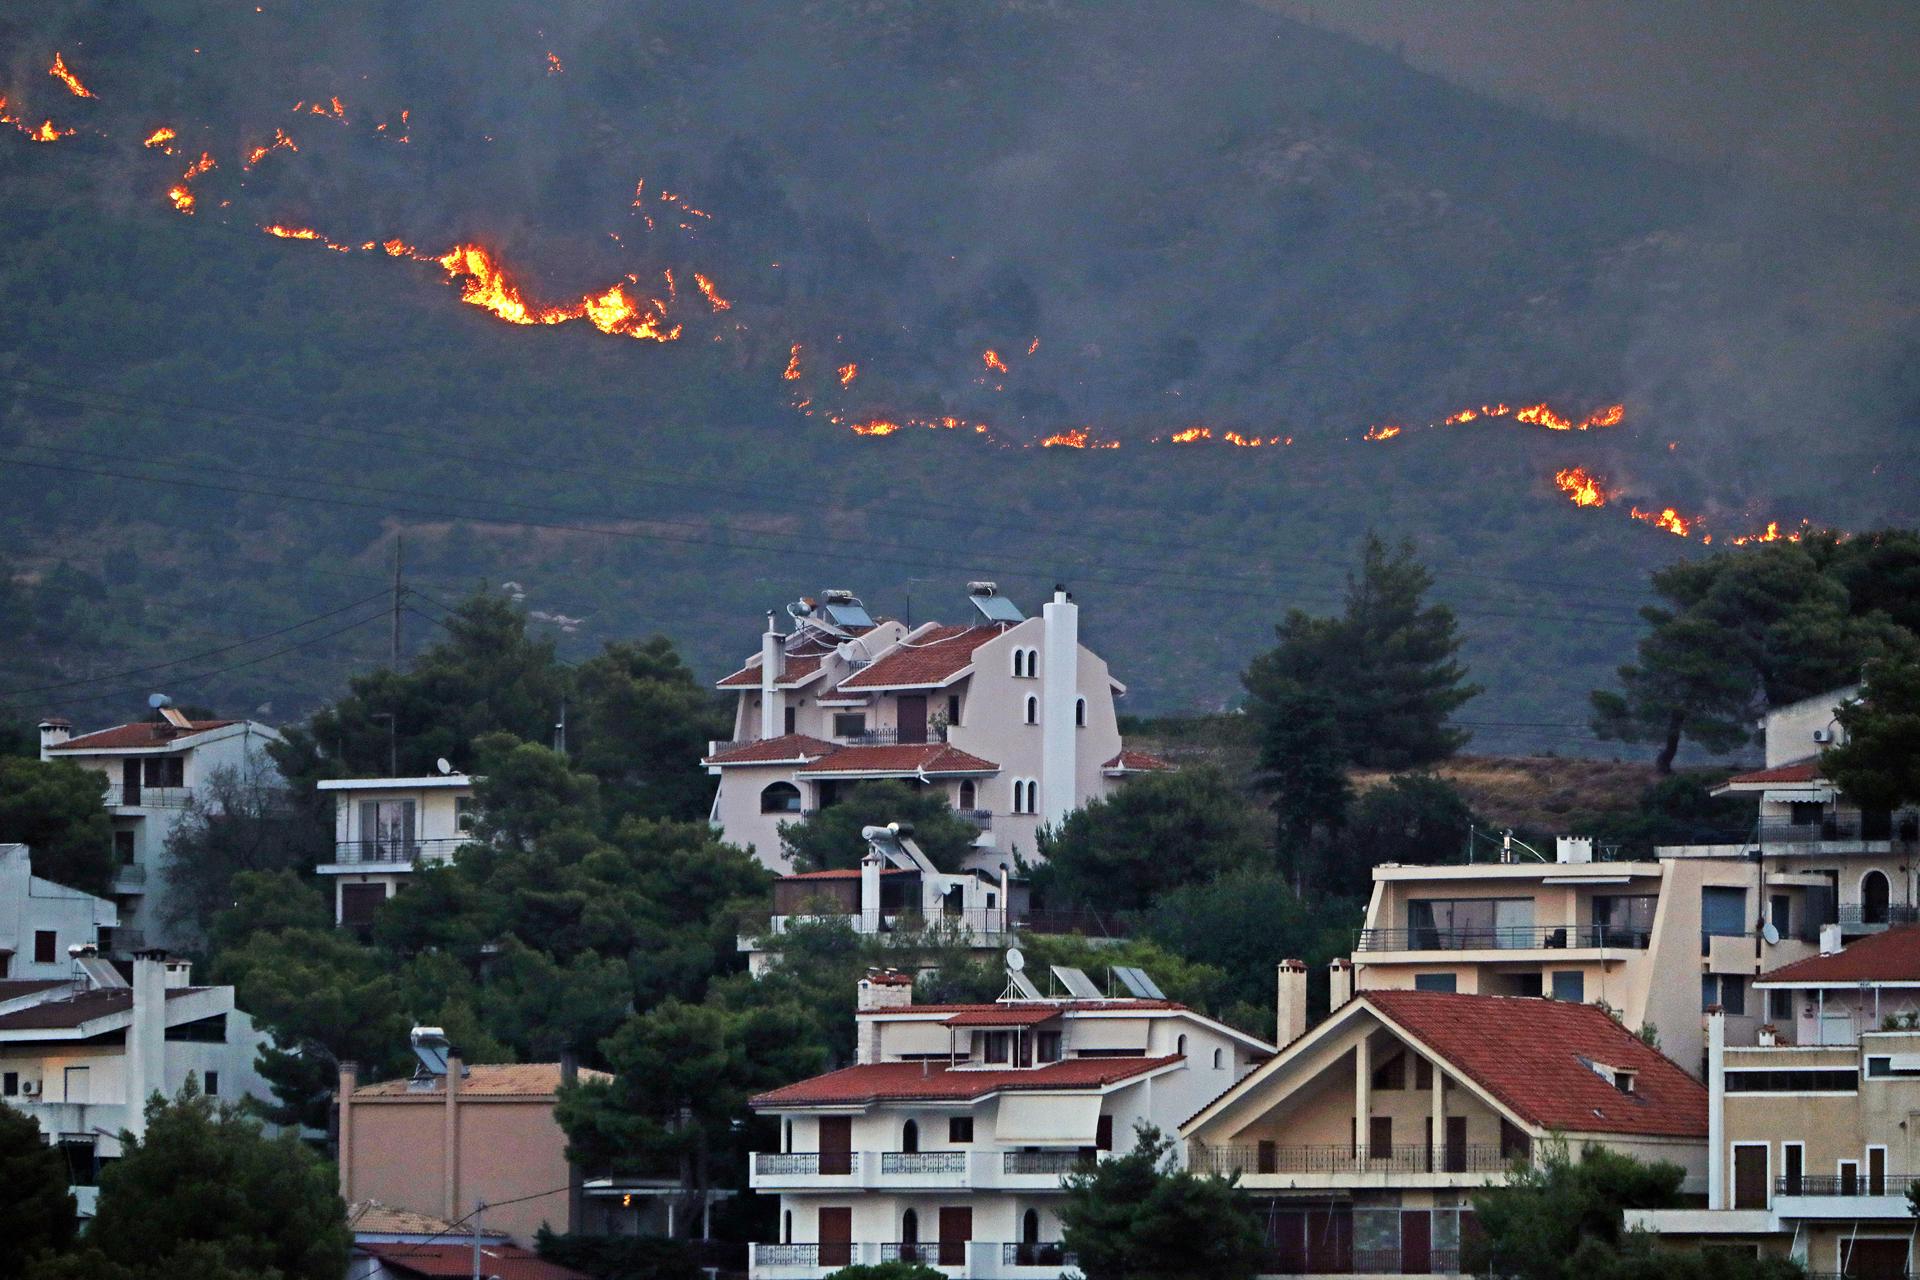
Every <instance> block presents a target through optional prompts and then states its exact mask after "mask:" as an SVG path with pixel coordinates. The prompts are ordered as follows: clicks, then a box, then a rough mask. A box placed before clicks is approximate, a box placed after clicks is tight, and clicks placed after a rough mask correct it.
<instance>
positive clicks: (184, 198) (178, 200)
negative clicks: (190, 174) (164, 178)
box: [167, 183, 193, 216]
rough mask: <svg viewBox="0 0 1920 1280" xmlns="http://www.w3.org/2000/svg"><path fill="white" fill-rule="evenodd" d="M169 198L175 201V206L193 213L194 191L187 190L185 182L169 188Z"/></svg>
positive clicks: (190, 213) (185, 212) (186, 212)
mask: <svg viewBox="0 0 1920 1280" xmlns="http://www.w3.org/2000/svg"><path fill="white" fill-rule="evenodd" d="M167 199H169V200H171V201H173V207H174V208H176V209H178V210H179V211H180V212H181V213H184V214H187V215H189V216H191V215H192V213H193V192H191V191H189V190H187V187H186V184H185V183H180V184H177V185H175V186H171V187H168V188H167Z"/></svg>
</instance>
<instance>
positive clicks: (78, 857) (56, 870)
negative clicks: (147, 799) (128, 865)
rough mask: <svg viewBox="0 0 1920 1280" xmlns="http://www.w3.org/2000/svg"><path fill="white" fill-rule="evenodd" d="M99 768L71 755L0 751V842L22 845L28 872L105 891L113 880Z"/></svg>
mask: <svg viewBox="0 0 1920 1280" xmlns="http://www.w3.org/2000/svg"><path fill="white" fill-rule="evenodd" d="M106 786H107V782H106V779H105V778H104V777H102V776H101V775H100V773H99V771H98V770H95V769H85V768H82V767H81V766H79V765H77V764H74V763H73V762H72V761H70V760H47V761H41V760H27V759H22V758H21V757H19V756H0V842H5V843H7V844H24V845H26V846H27V847H28V848H29V849H31V850H32V853H33V873H34V874H35V875H37V876H43V877H45V878H46V879H48V880H52V881H54V882H55V883H58V884H64V885H66V886H67V887H69V888H72V889H84V890H86V891H87V892H88V893H97V894H105V893H106V892H107V891H108V889H109V888H110V886H111V884H112V880H113V822H112V820H111V819H109V818H108V817H107V810H106V805H105V803H104V801H103V797H104V796H105V793H106Z"/></svg>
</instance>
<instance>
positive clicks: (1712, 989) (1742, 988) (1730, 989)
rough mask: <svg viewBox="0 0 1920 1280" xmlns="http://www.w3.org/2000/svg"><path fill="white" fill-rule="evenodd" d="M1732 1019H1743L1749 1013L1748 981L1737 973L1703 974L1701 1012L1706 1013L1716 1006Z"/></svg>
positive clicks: (1701, 976)
mask: <svg viewBox="0 0 1920 1280" xmlns="http://www.w3.org/2000/svg"><path fill="white" fill-rule="evenodd" d="M1716 1004H1717V1005H1719V1006H1720V1010H1721V1012H1723V1013H1725V1014H1727V1015H1728V1016H1730V1017H1736V1018H1737V1017H1741V1016H1743V1015H1744V1014H1745V1013H1746V1011H1747V980H1746V979H1745V978H1743V977H1741V976H1740V975H1739V974H1737V973H1703V974H1701V975H1700V1011H1701V1012H1702V1013H1705V1012H1706V1011H1707V1010H1708V1009H1710V1008H1712V1007H1713V1006H1714V1005H1716Z"/></svg>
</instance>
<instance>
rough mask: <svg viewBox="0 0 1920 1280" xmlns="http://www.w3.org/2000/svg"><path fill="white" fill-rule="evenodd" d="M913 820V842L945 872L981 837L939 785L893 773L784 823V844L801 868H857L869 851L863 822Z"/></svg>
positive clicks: (869, 824)
mask: <svg viewBox="0 0 1920 1280" xmlns="http://www.w3.org/2000/svg"><path fill="white" fill-rule="evenodd" d="M889 822H903V823H911V824H912V825H913V842H914V843H915V844H917V845H919V846H920V851H921V852H922V853H924V854H926V855H927V858H928V860H929V861H931V862H932V863H933V865H934V866H936V867H938V868H940V870H942V871H957V870H958V869H959V868H960V866H961V864H962V863H964V862H965V861H966V858H967V854H968V853H970V852H971V851H972V849H973V842H974V841H975V840H976V839H978V838H979V836H980V828H978V827H976V826H974V825H973V824H972V823H971V822H968V821H967V820H966V819H965V818H962V817H961V816H960V815H959V814H957V813H955V812H954V811H953V807H952V806H951V805H950V804H948V803H947V798H946V796H945V795H944V794H943V793H942V792H940V791H939V790H938V789H936V788H933V787H918V786H914V785H913V784H911V783H907V782H899V781H896V780H894V779H891V778H887V779H881V780H878V781H874V782H862V783H858V784H856V785H854V786H851V787H847V788H844V789H843V790H842V791H841V793H840V798H839V799H838V800H836V801H835V802H834V803H833V804H831V805H829V806H827V807H826V808H824V809H822V810H820V812H818V813H816V814H814V815H813V816H812V817H810V818H807V819H805V820H804V821H801V822H783V823H781V824H780V844H781V847H782V848H783V849H784V850H785V852H786V856H787V857H788V858H789V859H790V860H791V861H792V862H793V866H794V870H796V871H826V870H832V869H836V868H846V867H857V866H859V865H860V859H862V858H864V857H866V855H867V842H866V841H865V840H864V839H862V838H861V836H860V830H861V828H862V827H883V826H885V825H887V824H888V823H889Z"/></svg>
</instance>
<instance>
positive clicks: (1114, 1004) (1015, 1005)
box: [860, 1000, 1187, 1017]
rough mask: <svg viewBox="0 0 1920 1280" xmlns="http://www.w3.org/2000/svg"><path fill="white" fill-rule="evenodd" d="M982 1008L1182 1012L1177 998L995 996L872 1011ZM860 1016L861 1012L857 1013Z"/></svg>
mask: <svg viewBox="0 0 1920 1280" xmlns="http://www.w3.org/2000/svg"><path fill="white" fill-rule="evenodd" d="M983 1009H997V1010H1007V1009H1057V1010H1060V1011H1061V1012H1063V1013H1116V1012H1133V1013H1161V1012H1169V1011H1171V1012H1176V1013H1184V1012H1186V1009H1187V1006H1185V1005H1183V1004H1181V1003H1180V1002H1179V1001H1178V1000H1059V1001H1047V1002H1045V1003H1042V1004H1035V1003H1033V1002H1032V1001H1030V1000H998V1001H995V1002H993V1003H992V1004H914V1005H907V1006H906V1007H904V1008H900V1009H876V1010H874V1012H875V1013H880V1014H887V1015H898V1014H903V1013H976V1012H979V1011H980V1010H983ZM860 1016H862V1017H864V1016H865V1015H864V1014H862V1015H860Z"/></svg>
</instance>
